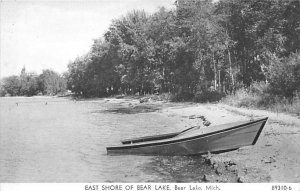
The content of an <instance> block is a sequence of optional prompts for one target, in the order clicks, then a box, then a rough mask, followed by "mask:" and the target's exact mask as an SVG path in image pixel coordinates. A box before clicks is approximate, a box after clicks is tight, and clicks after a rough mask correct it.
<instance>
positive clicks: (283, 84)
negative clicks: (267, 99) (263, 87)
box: [266, 53, 300, 98]
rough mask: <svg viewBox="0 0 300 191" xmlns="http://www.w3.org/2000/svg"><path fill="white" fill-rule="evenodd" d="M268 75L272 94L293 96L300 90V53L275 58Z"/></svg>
mask: <svg viewBox="0 0 300 191" xmlns="http://www.w3.org/2000/svg"><path fill="white" fill-rule="evenodd" d="M266 77H267V80H268V81H269V83H270V89H269V91H270V93H271V94H274V95H278V96H281V97H286V98H292V97H293V95H294V92H296V91H299V90H300V85H299V84H300V53H295V54H291V55H290V56H289V57H287V58H283V59H278V58H273V59H272V62H271V64H270V66H269V67H268V72H267V76H266Z"/></svg>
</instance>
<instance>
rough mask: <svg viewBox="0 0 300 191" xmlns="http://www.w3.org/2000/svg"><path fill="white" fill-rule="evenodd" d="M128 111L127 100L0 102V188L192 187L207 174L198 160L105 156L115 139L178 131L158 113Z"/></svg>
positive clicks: (174, 125)
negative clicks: (113, 184)
mask: <svg viewBox="0 0 300 191" xmlns="http://www.w3.org/2000/svg"><path fill="white" fill-rule="evenodd" d="M120 107H121V108H123V109H124V110H121V111H123V112H116V111H119V110H118V109H119V108H120ZM128 108H130V105H129V102H128V101H127V102H126V100H124V102H123V103H117V102H116V100H115V101H114V100H113V99H112V100H105V99H103V100H97V101H92V100H91V101H77V102H74V101H72V100H68V99H64V98H0V182H195V181H200V179H201V177H202V176H203V174H204V173H205V174H207V173H211V170H210V168H209V167H207V166H205V165H203V160H202V159H201V158H200V157H178V156H174V157H161V156H130V155H128V156H127V155H126V156H109V155H107V154H106V147H107V146H110V145H115V144H118V143H119V141H120V139H124V138H131V137H137V136H145V135H153V134H158V133H169V132H174V131H177V130H181V129H182V128H181V127H178V122H177V121H174V120H173V119H171V118H168V117H164V116H162V115H159V111H153V112H149V111H148V112H126V111H127V110H126V109H128ZM180 128H181V129H180Z"/></svg>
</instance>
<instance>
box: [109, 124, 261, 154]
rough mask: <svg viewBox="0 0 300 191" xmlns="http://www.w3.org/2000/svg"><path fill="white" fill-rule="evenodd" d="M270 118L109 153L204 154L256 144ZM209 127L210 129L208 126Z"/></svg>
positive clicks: (123, 148) (138, 144)
mask: <svg viewBox="0 0 300 191" xmlns="http://www.w3.org/2000/svg"><path fill="white" fill-rule="evenodd" d="M266 121H267V118H264V119H261V120H256V121H252V122H247V123H243V124H239V125H236V126H233V127H230V128H226V129H222V130H216V131H212V132H209V133H204V134H200V135H195V136H190V137H189V136H188V137H183V138H182V137H180V136H179V137H178V138H176V137H175V138H169V139H165V140H160V141H156V142H155V141H152V142H151V141H150V142H144V143H143V142H142V143H137V144H125V145H120V146H115V147H107V153H108V154H134V155H201V154H205V153H208V152H211V153H219V152H226V151H230V150H235V149H238V148H240V147H242V146H248V145H254V144H255V143H256V141H257V139H258V137H259V135H260V133H261V131H262V129H263V127H264V125H265V123H266ZM208 128H210V127H208Z"/></svg>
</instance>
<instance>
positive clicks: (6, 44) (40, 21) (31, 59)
mask: <svg viewBox="0 0 300 191" xmlns="http://www.w3.org/2000/svg"><path fill="white" fill-rule="evenodd" d="M174 2H175V0H85V1H84V0H77V1H74V0H73V1H71V0H60V1H57V0H56V1H50V0H31V1H24V0H23V1H20V0H19V1H11V0H2V1H0V6H1V7H0V8H1V9H0V19H1V20H0V62H1V67H0V78H2V77H6V76H10V75H19V74H20V71H21V69H22V67H23V66H25V67H26V71H28V72H36V73H38V74H39V73H41V72H42V70H43V69H48V68H50V69H53V70H54V71H57V72H59V73H62V72H64V71H67V65H68V63H69V61H72V60H74V59H75V58H76V57H77V56H81V55H83V54H84V53H86V52H88V50H89V49H90V46H91V45H92V43H93V39H96V38H99V37H102V35H103V34H104V32H105V31H106V30H107V29H108V27H109V24H110V23H111V20H112V19H115V18H118V17H120V16H121V15H125V14H126V13H127V12H128V11H131V10H133V9H144V10H145V11H146V12H149V13H152V12H154V11H156V10H158V7H161V6H164V7H166V8H173V7H174Z"/></svg>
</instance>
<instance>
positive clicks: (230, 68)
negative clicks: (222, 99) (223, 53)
mask: <svg viewBox="0 0 300 191" xmlns="http://www.w3.org/2000/svg"><path fill="white" fill-rule="evenodd" d="M228 61H229V73H230V77H231V83H232V85H233V86H234V77H233V72H232V63H231V55H230V50H229V49H228Z"/></svg>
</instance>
